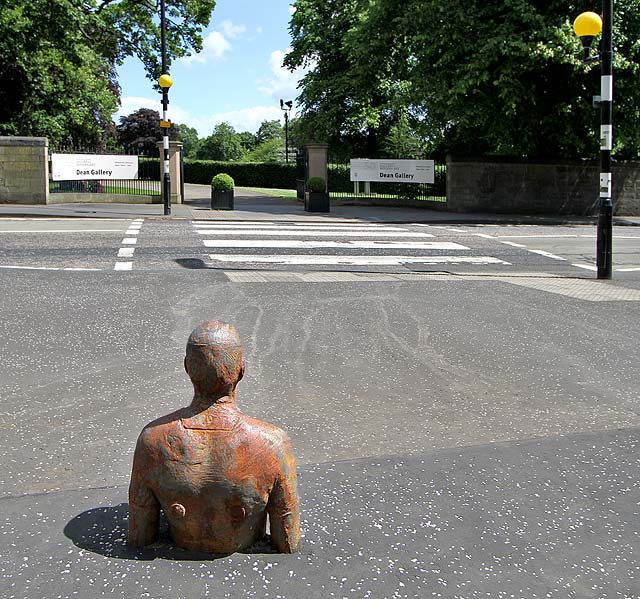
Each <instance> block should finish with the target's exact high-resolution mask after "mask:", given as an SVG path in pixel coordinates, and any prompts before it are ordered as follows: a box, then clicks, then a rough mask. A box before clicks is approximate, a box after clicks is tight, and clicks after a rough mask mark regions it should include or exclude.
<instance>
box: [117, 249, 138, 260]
mask: <svg viewBox="0 0 640 599" xmlns="http://www.w3.org/2000/svg"><path fill="white" fill-rule="evenodd" d="M135 250H136V248H120V250H119V251H118V258H133V252H135Z"/></svg>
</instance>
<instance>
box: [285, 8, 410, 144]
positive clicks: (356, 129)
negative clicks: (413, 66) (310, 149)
mask: <svg viewBox="0 0 640 599" xmlns="http://www.w3.org/2000/svg"><path fill="white" fill-rule="evenodd" d="M372 3H373V0H296V2H295V3H294V6H295V8H296V10H295V12H294V13H293V15H292V17H291V22H290V26H289V31H290V33H291V38H292V43H291V51H290V52H289V53H288V54H287V55H286V56H285V61H284V63H285V66H287V67H289V68H290V69H291V70H294V69H297V68H306V69H308V72H307V74H306V75H305V76H304V77H303V79H302V82H301V90H302V91H301V93H300V96H299V98H298V104H299V105H300V106H301V108H302V111H301V115H300V119H299V122H298V123H297V124H296V127H295V130H296V131H295V133H296V137H297V138H298V139H300V140H302V141H304V142H310V141H326V142H328V143H329V144H330V145H331V147H332V150H333V152H334V153H335V152H336V151H338V152H339V153H344V154H345V155H347V156H348V155H350V154H352V153H357V154H361V155H370V156H371V155H375V154H377V153H379V152H380V139H381V138H382V137H384V135H386V133H387V132H388V130H389V128H390V126H391V125H392V124H393V123H394V122H395V121H396V120H397V115H399V114H401V113H403V112H404V111H405V109H406V106H405V104H404V102H403V93H402V92H403V90H402V89H401V88H398V87H397V86H395V87H394V86H393V85H391V83H390V82H389V81H379V78H378V77H373V78H371V77H367V78H364V77H361V75H360V66H361V65H359V64H357V63H356V62H355V61H354V56H355V54H354V38H353V37H352V35H351V33H352V32H357V31H358V28H359V27H360V26H361V23H362V22H363V19H364V18H365V16H366V12H367V10H368V9H369V5H370V4H372ZM353 36H355V40H356V41H357V33H353ZM356 49H357V46H356ZM388 51H389V49H388V50H385V53H388ZM391 51H392V49H391Z"/></svg>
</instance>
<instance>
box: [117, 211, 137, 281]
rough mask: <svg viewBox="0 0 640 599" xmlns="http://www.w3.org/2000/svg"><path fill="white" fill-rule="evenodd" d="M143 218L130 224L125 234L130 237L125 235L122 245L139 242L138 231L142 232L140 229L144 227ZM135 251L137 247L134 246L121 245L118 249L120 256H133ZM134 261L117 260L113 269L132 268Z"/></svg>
mask: <svg viewBox="0 0 640 599" xmlns="http://www.w3.org/2000/svg"><path fill="white" fill-rule="evenodd" d="M143 222H144V220H143V219H141V218H137V219H135V220H134V221H132V222H131V223H130V224H129V228H128V229H127V231H126V233H125V235H128V236H129V237H125V238H124V239H123V240H122V242H121V245H127V246H131V245H136V244H137V243H138V237H137V236H138V233H140V229H141V228H142V223H143ZM134 252H135V248H132V247H121V248H120V249H119V250H118V258H133V253H134ZM132 269H133V262H132V261H127V262H116V263H115V265H114V267H113V270H132Z"/></svg>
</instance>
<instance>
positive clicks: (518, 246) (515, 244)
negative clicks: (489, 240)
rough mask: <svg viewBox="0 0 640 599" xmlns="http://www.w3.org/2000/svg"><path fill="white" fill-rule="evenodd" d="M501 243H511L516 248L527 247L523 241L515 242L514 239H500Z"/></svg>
mask: <svg viewBox="0 0 640 599" xmlns="http://www.w3.org/2000/svg"><path fill="white" fill-rule="evenodd" d="M498 241H499V242H500V243H503V244H504V245H511V246H513V247H514V248H526V247H527V246H526V245H522V244H521V243H515V242H513V241H502V240H501V239H499V240H498Z"/></svg>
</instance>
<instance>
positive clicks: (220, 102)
mask: <svg viewBox="0 0 640 599" xmlns="http://www.w3.org/2000/svg"><path fill="white" fill-rule="evenodd" d="M291 11H292V9H291V0H217V2H216V8H215V10H214V12H213V16H212V19H211V23H210V25H209V27H208V28H207V29H206V30H205V31H204V33H203V40H204V48H203V50H202V52H200V53H199V54H197V55H192V56H190V57H188V58H186V59H184V58H183V59H180V60H178V61H174V63H173V64H172V65H171V69H170V72H171V77H172V78H173V87H172V88H171V90H170V92H169V102H170V103H169V118H170V119H171V120H172V121H173V122H174V123H185V124H187V125H189V126H190V127H195V128H196V129H197V130H198V134H199V136H200V137H206V136H207V135H209V134H210V133H211V131H212V130H213V128H214V126H215V125H216V124H218V123H220V122H222V121H226V122H228V123H231V125H233V126H234V127H235V128H236V130H237V131H252V132H255V131H256V130H257V129H258V127H259V126H260V123H261V122H262V121H263V120H265V119H269V120H271V119H279V120H281V121H282V122H284V118H283V112H282V111H281V110H280V98H283V99H284V100H295V97H296V96H297V94H298V92H297V91H296V86H297V84H298V80H299V78H300V76H301V73H300V72H298V73H290V72H289V71H287V70H285V69H284V68H283V67H282V59H283V57H284V53H285V52H286V50H287V48H288V46H289V44H290V36H289V31H288V26H289V19H290V18H291ZM118 79H119V83H120V85H121V87H122V92H121V96H122V97H121V101H122V105H121V107H120V109H119V110H118V112H117V113H115V114H114V117H113V118H114V120H115V121H116V123H117V122H119V117H120V116H122V115H127V114H130V113H132V112H133V111H134V110H137V109H138V108H154V109H156V110H158V111H160V110H161V106H160V95H159V94H158V93H157V92H155V91H154V89H153V87H152V82H151V81H149V79H147V78H146V77H145V73H144V70H143V68H142V65H141V63H140V62H139V61H138V60H137V59H135V60H134V59H127V61H126V62H125V63H124V65H122V66H121V67H120V68H119V69H118ZM294 110H295V106H294ZM292 116H293V113H292Z"/></svg>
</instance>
